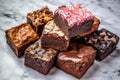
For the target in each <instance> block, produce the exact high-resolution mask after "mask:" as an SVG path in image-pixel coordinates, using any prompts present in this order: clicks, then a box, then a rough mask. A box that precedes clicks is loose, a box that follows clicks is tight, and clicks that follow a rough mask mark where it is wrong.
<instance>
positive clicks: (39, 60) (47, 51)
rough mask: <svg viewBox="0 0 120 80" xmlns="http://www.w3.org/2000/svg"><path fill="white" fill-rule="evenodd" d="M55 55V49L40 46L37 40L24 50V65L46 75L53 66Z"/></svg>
mask: <svg viewBox="0 0 120 80" xmlns="http://www.w3.org/2000/svg"><path fill="white" fill-rule="evenodd" d="M56 55H57V51H56V50H54V49H52V48H42V47H41V41H40V40H38V41H36V42H35V43H34V44H32V45H30V46H29V47H28V48H27V49H26V50H25V65H26V66H28V67H30V68H32V69H34V70H36V71H38V72H40V73H42V74H45V75H46V74H47V73H48V72H49V71H50V69H51V68H52V67H53V66H54V64H55V59H56Z"/></svg>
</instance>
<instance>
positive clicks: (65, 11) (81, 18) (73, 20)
mask: <svg viewBox="0 0 120 80" xmlns="http://www.w3.org/2000/svg"><path fill="white" fill-rule="evenodd" d="M56 13H58V14H59V15H61V16H62V17H63V19H65V20H66V21H67V22H68V25H69V26H70V27H73V25H75V24H76V25H80V24H82V23H83V22H85V21H86V20H91V19H92V20H93V19H94V15H93V14H92V13H91V12H90V11H88V10H87V9H86V8H85V7H84V6H83V5H81V4H77V5H74V6H70V7H66V6H61V7H59V8H58V9H57V10H56V11H55V14H56Z"/></svg>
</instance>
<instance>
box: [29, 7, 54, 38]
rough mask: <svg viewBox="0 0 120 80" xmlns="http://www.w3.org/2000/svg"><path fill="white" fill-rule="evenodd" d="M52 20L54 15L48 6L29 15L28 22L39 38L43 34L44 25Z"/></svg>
mask: <svg viewBox="0 0 120 80" xmlns="http://www.w3.org/2000/svg"><path fill="white" fill-rule="evenodd" d="M52 19H53V13H52V11H50V10H49V8H48V7H47V6H45V7H43V8H42V9H40V10H36V11H33V12H32V13H28V14H27V22H28V23H30V24H31V26H32V28H33V29H34V30H35V31H36V32H37V33H38V34H39V36H40V35H41V33H42V30H43V27H44V25H45V24H46V23H47V22H48V21H50V20H52Z"/></svg>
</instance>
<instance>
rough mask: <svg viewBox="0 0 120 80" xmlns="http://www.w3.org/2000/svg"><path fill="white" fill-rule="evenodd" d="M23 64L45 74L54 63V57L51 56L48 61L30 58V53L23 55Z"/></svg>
mask: <svg viewBox="0 0 120 80" xmlns="http://www.w3.org/2000/svg"><path fill="white" fill-rule="evenodd" d="M24 64H25V65H26V66H28V67H30V68H32V69H34V70H36V71H38V72H40V73H42V74H44V75H47V74H48V72H49V71H50V69H51V68H52V67H53V66H54V64H55V57H53V58H52V59H51V60H50V61H43V60H38V59H33V58H31V55H30V54H29V55H25V62H24Z"/></svg>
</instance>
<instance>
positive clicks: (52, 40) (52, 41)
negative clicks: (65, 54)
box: [41, 34, 69, 51]
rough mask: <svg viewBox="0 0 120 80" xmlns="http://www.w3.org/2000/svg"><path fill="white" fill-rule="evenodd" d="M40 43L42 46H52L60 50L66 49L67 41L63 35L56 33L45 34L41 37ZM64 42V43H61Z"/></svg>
mask: <svg viewBox="0 0 120 80" xmlns="http://www.w3.org/2000/svg"><path fill="white" fill-rule="evenodd" d="M41 42H42V43H41V45H42V47H46V48H54V49H57V50H60V51H65V50H67V48H68V46H69V43H68V41H67V40H65V38H64V37H57V36H56V35H55V36H53V34H51V35H45V34H44V36H43V37H42V38H41ZM63 44H64V45H63Z"/></svg>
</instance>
